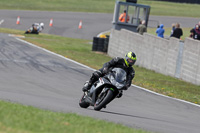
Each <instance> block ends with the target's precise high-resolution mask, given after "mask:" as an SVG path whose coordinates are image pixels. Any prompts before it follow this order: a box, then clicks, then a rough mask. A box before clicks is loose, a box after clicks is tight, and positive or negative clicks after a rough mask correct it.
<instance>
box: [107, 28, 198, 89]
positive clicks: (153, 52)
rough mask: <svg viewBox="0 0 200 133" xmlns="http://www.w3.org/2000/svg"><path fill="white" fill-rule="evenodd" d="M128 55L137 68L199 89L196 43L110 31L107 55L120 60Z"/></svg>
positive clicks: (189, 40)
mask: <svg viewBox="0 0 200 133" xmlns="http://www.w3.org/2000/svg"><path fill="white" fill-rule="evenodd" d="M194 49H195V50H194ZM129 51H134V52H135V53H136V55H137V62H136V65H138V66H141V67H145V68H147V69H150V70H154V71H156V72H158V73H162V74H164V75H170V76H172V77H176V78H180V79H183V80H185V81H188V82H191V83H194V84H197V85H200V41H196V40H193V39H190V38H187V39H186V41H185V43H183V42H180V41H179V39H176V38H170V39H169V40H167V39H163V38H160V37H157V36H154V35H150V34H148V33H145V34H144V35H140V34H138V33H134V32H131V31H128V30H125V29H122V30H121V31H118V30H112V31H111V35H110V41H109V47H108V54H109V55H110V56H111V57H115V56H120V57H124V55H125V54H126V53H127V52H129Z"/></svg>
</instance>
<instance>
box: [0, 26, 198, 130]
mask: <svg viewBox="0 0 200 133" xmlns="http://www.w3.org/2000/svg"><path fill="white" fill-rule="evenodd" d="M0 32H3V33H14V34H19V35H23V33H24V32H23V31H18V30H10V29H3V28H0ZM25 36H26V38H25V40H26V41H29V42H31V43H33V44H35V45H38V46H40V47H43V48H46V49H48V50H50V51H53V52H55V53H58V54H61V55H63V56H65V57H67V58H71V59H73V60H76V61H78V62H80V63H82V64H85V65H88V66H90V67H93V68H95V69H98V68H100V67H102V65H103V63H105V62H107V61H109V60H110V59H111V58H110V57H108V56H107V55H105V54H101V53H95V52H92V51H91V48H92V45H91V44H88V42H89V40H82V39H72V38H66V37H61V36H55V35H47V34H40V35H25ZM97 60H98V61H97ZM134 68H135V70H136V76H135V78H134V80H133V84H135V85H138V86H141V87H145V88H147V89H149V90H153V91H155V92H158V93H161V94H164V95H167V96H171V97H175V98H179V99H183V100H187V101H190V102H193V103H196V104H200V86H196V85H193V84H190V83H187V82H184V81H181V80H178V79H176V78H172V77H169V76H164V75H162V74H159V73H155V72H154V71H150V70H147V69H145V68H141V67H138V66H134ZM4 104H5V105H4ZM0 105H1V106H0V111H1V113H0V115H1V116H0V118H1V119H0V128H1V129H5V131H6V132H13V131H15V132H38V131H39V130H40V131H39V132H51V131H52V132H55V131H56V130H58V129H59V132H66V131H70V130H72V131H71V132H73V133H76V132H77V133H78V132H81V131H82V133H90V132H91V131H92V132H105V131H108V132H109V133H117V132H119V133H120V132H123V133H126V132H127V133H128V132H133V133H143V132H144V131H134V130H133V129H129V128H127V127H126V128H127V129H124V128H125V127H123V126H120V125H119V126H118V125H117V126H116V124H114V125H113V126H110V124H105V122H102V123H98V121H93V120H91V118H86V117H81V116H78V115H76V114H62V113H53V112H48V111H42V110H38V109H35V108H32V107H26V106H25V107H22V106H20V105H16V104H14V105H12V104H9V103H6V102H0ZM4 106H7V107H4ZM15 106H19V107H18V108H21V109H16V108H15ZM6 108H7V109H6ZM29 108H30V110H31V111H30V110H29ZM4 109H6V110H4ZM12 110H13V112H12V113H9V112H10V111H12ZM32 110H38V111H36V112H35V113H34V111H33V112H32ZM3 112H4V113H3ZM26 113H27V115H25V114H26ZM13 114H14V115H13ZM16 114H23V115H24V116H21V115H16ZM43 115H44V117H43ZM36 116H37V117H36ZM15 117H16V118H15ZM41 117H42V118H41ZM49 117H50V118H49ZM68 117H69V119H70V118H71V119H75V120H76V122H75V123H73V122H71V121H70V120H68ZM82 119H84V120H85V121H84V120H82ZM12 120H13V121H14V122H12ZM79 120H80V123H79ZM19 121H22V122H19ZM35 121H36V122H35ZM55 121H56V122H55ZM77 121H78V123H77ZM90 121H93V123H90ZM38 122H39V124H38ZM25 123H29V124H25ZM55 123H56V124H58V125H52V124H55ZM103 123H104V124H103ZM18 124H19V125H18ZM30 124H31V125H30ZM82 124H84V125H82ZM91 124H92V127H93V128H95V131H94V130H93V128H90V129H85V127H91ZM24 125H26V126H24ZM79 125H80V127H79ZM98 125H102V126H100V127H101V128H100V127H99V126H98ZM106 125H107V126H108V125H109V127H111V129H107V128H109V127H107V126H106ZM111 125H112V124H111ZM37 126H38V127H39V128H38V130H36V129H34V128H35V127H37ZM70 126H72V127H73V128H70ZM81 126H82V127H81ZM115 126H116V127H115ZM53 127H56V129H52V128H53ZM117 127H119V128H117ZM74 128H75V129H77V130H74ZM79 128H80V129H82V130H79ZM113 129H116V130H113ZM122 129H123V130H122Z"/></svg>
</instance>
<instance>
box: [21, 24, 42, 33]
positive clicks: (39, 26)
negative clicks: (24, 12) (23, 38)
mask: <svg viewBox="0 0 200 133" xmlns="http://www.w3.org/2000/svg"><path fill="white" fill-rule="evenodd" d="M43 29H44V23H34V24H32V27H31V28H30V29H29V30H28V31H26V32H25V33H26V34H27V33H33V34H39V33H40V32H41V31H42V30H43Z"/></svg>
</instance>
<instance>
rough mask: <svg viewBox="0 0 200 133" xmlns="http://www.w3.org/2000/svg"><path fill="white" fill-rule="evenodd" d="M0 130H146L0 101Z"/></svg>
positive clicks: (51, 132) (132, 132) (105, 132)
mask: <svg viewBox="0 0 200 133" xmlns="http://www.w3.org/2000/svg"><path fill="white" fill-rule="evenodd" d="M0 112H1V113H0V132H1V133H41V132H43V133H44V132H45V133H147V132H145V131H142V130H135V129H132V128H128V127H125V126H122V125H120V124H114V123H111V122H106V121H103V120H97V119H93V118H90V117H84V116H80V115H77V114H74V113H56V112H51V111H47V110H41V109H37V108H34V107H31V106H22V105H20V104H14V103H9V102H3V101H0Z"/></svg>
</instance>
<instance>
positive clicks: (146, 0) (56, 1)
mask: <svg viewBox="0 0 200 133" xmlns="http://www.w3.org/2000/svg"><path fill="white" fill-rule="evenodd" d="M121 1H125V0H121ZM138 4H145V5H150V6H151V13H150V14H151V15H160V16H184V17H199V8H200V5H199V4H185V3H174V2H164V1H155V0H138ZM114 5H115V0H81V1H80V0H37V1H30V0H11V1H9V2H7V1H5V0H0V9H11V10H42V11H74V12H101V13H113V11H114Z"/></svg>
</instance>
